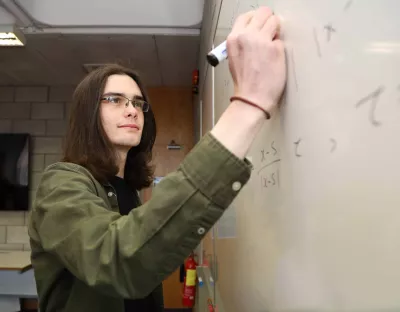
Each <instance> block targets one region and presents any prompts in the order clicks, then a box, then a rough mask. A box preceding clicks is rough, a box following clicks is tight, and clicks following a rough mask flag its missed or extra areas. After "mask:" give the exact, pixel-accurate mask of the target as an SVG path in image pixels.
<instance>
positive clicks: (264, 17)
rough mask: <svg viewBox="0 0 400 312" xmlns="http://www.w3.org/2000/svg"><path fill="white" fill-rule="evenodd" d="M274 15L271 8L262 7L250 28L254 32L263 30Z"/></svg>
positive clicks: (256, 13) (250, 23)
mask: <svg viewBox="0 0 400 312" xmlns="http://www.w3.org/2000/svg"><path fill="white" fill-rule="evenodd" d="M272 15H273V12H272V10H271V9H270V8H267V7H260V8H259V9H257V10H256V11H255V13H254V16H253V18H252V19H251V21H250V22H249V24H248V27H249V28H250V27H251V28H252V29H254V30H261V29H262V28H263V27H264V25H265V23H266V22H267V21H268V19H269V18H271V16H272Z"/></svg>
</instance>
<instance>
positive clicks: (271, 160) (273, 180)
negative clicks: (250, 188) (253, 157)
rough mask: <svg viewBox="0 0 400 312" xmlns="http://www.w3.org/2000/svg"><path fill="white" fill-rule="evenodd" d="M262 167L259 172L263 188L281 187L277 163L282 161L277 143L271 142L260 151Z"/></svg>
mask: <svg viewBox="0 0 400 312" xmlns="http://www.w3.org/2000/svg"><path fill="white" fill-rule="evenodd" d="M259 155H260V163H261V167H260V168H259V169H258V170H257V174H258V175H259V178H260V185H261V187H262V188H271V187H279V186H280V181H279V167H277V166H276V164H277V163H279V162H280V161H281V159H280V158H279V151H278V149H277V146H276V143H275V141H271V142H270V143H269V144H268V145H266V146H265V147H264V148H262V149H261V150H260V154H259Z"/></svg>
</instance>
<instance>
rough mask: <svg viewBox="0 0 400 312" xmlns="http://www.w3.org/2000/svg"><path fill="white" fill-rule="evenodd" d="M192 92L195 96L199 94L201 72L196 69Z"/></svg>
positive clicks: (193, 75) (193, 76)
mask: <svg viewBox="0 0 400 312" xmlns="http://www.w3.org/2000/svg"><path fill="white" fill-rule="evenodd" d="M192 92H193V94H198V93H199V70H198V69H195V70H194V71H193V73H192Z"/></svg>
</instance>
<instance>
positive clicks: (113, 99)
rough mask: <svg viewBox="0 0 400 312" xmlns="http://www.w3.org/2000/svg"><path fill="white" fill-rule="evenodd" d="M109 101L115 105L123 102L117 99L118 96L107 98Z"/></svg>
mask: <svg viewBox="0 0 400 312" xmlns="http://www.w3.org/2000/svg"><path fill="white" fill-rule="evenodd" d="M107 100H108V101H109V102H111V103H115V104H118V103H120V102H121V99H120V98H119V97H117V96H109V97H108V98H107Z"/></svg>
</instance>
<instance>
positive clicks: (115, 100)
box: [100, 94, 150, 113]
mask: <svg viewBox="0 0 400 312" xmlns="http://www.w3.org/2000/svg"><path fill="white" fill-rule="evenodd" d="M100 100H101V101H102V102H106V103H111V104H115V105H121V106H125V107H128V105H129V102H131V103H132V105H133V107H135V108H137V109H139V110H141V111H142V112H144V113H146V112H148V111H149V108H150V104H149V103H147V102H146V101H145V100H143V99H139V98H133V99H132V100H130V99H128V98H127V97H126V96H123V95H120V94H118V95H107V96H104V97H102V98H101V99H100Z"/></svg>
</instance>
